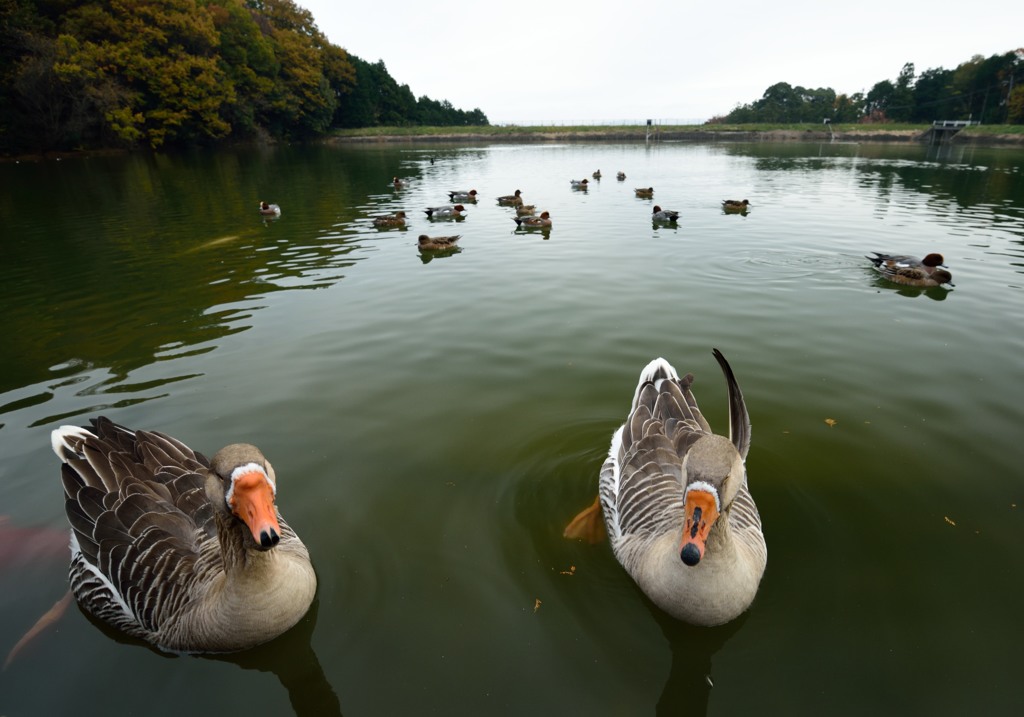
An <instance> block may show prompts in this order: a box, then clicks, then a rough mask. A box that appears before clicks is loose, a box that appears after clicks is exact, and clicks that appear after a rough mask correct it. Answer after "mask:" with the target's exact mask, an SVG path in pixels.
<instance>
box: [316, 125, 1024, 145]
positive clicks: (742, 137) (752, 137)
mask: <svg viewBox="0 0 1024 717" xmlns="http://www.w3.org/2000/svg"><path fill="white" fill-rule="evenodd" d="M926 135H927V132H922V131H918V130H884V129H866V130H857V131H853V132H835V133H831V132H829V131H828V130H818V129H813V130H812V129H807V130H767V131H743V130H710V129H709V130H704V129H694V130H689V129H688V130H666V131H659V132H652V133H651V135H650V136H649V137H648V135H647V133H646V131H645V130H644V129H643V128H637V129H636V130H623V129H610V130H608V131H607V132H604V131H601V130H586V131H566V132H511V133H508V134H482V133H481V134H472V133H467V134H462V133H452V134H429V135H416V134H413V135H365V136H352V137H329V138H327V139H326V140H325V141H327V142H329V143H338V144H361V143H368V144H372V143H391V142H395V143H397V142H406V143H410V144H411V143H459V142H463V143H466V142H494V143H502V142H508V143H515V142H524V143H532V142H633V141H645V140H647V139H652V140H660V141H664V140H670V141H698V142H833V141H834V142H905V143H918V142H924V141H927V137H926ZM951 142H952V144H974V145H979V146H992V147H997V146H1006V147H1024V134H996V135H967V136H964V135H963V133H959V134H957V135H955V136H954V137H953V138H952V140H951Z"/></svg>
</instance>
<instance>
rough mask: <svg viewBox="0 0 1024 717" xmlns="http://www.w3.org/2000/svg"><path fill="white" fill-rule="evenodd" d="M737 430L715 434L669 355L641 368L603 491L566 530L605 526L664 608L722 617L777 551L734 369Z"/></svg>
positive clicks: (708, 621) (701, 617) (686, 617)
mask: <svg viewBox="0 0 1024 717" xmlns="http://www.w3.org/2000/svg"><path fill="white" fill-rule="evenodd" d="M713 353H714V356H715V359H716V360H717V361H718V363H719V366H720V367H721V369H722V372H723V373H724V375H725V379H726V383H727V385H728V389H729V438H726V437H725V436H720V435H716V434H715V433H714V432H713V431H712V430H711V426H710V425H708V422H707V420H706V419H705V418H704V416H703V414H702V413H701V412H700V408H699V407H698V406H697V399H696V398H695V397H694V395H693V392H692V391H691V390H690V386H691V385H692V383H693V375H692V374H687V375H686V376H684V377H682V378H680V377H679V374H677V373H676V370H675V369H674V368H673V367H672V366H671V365H670V364H669V363H668V362H667V361H665V360H664V359H660V358H659V359H655V360H654V361H651V362H650V363H649V364H648V365H647V367H646V368H645V369H644V370H643V372H642V373H641V374H640V381H639V383H638V385H637V388H636V392H635V393H634V395H633V403H632V406H631V408H630V412H629V416H628V417H627V419H626V422H625V423H624V424H623V425H622V427H621V428H619V430H618V431H616V432H615V434H614V435H613V436H612V443H611V449H610V450H609V453H608V458H607V459H606V460H605V462H604V465H603V466H602V468H601V475H600V478H599V481H598V499H597V500H596V501H595V502H594V504H593V505H592V506H590V507H589V508H587V509H586V510H584V511H583V512H582V513H580V514H579V515H578V516H577V517H576V518H575V519H574V520H573V522H572V523H571V524H570V525H569V527H568V528H566V536H567V537H570V538H572V537H583V538H588V539H590V540H593V539H594V537H595V536H596V535H598V533H599V531H598V530H597V529H596V528H595V522H596V521H599V520H600V517H601V516H603V518H604V527H605V530H606V533H607V536H608V538H609V540H610V542H611V546H612V550H613V552H614V553H615V557H616V558H617V559H618V561H619V562H620V563H621V564H622V566H623V567H624V568H625V569H626V571H627V572H628V573H629V574H630V575H631V576H632V578H633V580H634V581H635V582H636V583H637V585H638V586H639V587H640V589H641V590H642V591H643V592H644V594H646V595H647V596H648V597H649V598H650V599H651V600H652V601H653V602H654V603H655V604H656V605H657V606H658V607H659V608H661V609H662V610H664V611H665V612H667V613H668V614H670V615H672V616H673V617H675V618H677V619H679V620H683V621H686V622H689V623H692V624H694V625H708V626H710V625H721V624H723V623H726V622H728V621H730V620H732V619H734V618H736V617H737V616H739V615H740V614H741V613H743V612H744V611H745V610H746V609H747V608H748V607H750V605H751V603H752V602H753V600H754V596H755V595H756V594H757V588H758V585H759V584H760V581H761V577H762V575H763V574H764V569H765V565H766V564H767V559H768V553H767V548H766V546H765V541H764V534H763V533H762V532H761V518H760V515H759V514H758V512H757V506H756V505H755V504H754V499H753V497H752V496H751V494H750V490H749V488H748V486H747V475H746V468H745V463H744V462H745V459H746V456H747V451H748V450H749V448H750V419H749V416H748V414H747V409H746V404H745V403H744V400H743V394H742V393H741V392H740V387H739V384H738V383H737V382H736V378H735V376H734V375H733V372H732V368H731V367H730V366H729V363H728V362H727V361H726V360H725V357H724V356H723V355H722V354H721V352H720V351H718V349H714V351H713Z"/></svg>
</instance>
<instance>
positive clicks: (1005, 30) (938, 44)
mask: <svg viewBox="0 0 1024 717" xmlns="http://www.w3.org/2000/svg"><path fill="white" fill-rule="evenodd" d="M295 1H296V3H297V4H298V5H300V6H302V7H305V8H307V9H308V10H309V11H310V12H312V13H313V17H314V18H315V20H316V24H317V26H318V27H319V28H320V30H321V31H323V32H324V33H325V34H326V35H327V37H328V39H329V40H330V41H331V42H332V43H334V44H335V45H339V46H341V47H343V48H345V49H346V50H348V51H349V52H350V53H351V54H354V55H356V56H358V57H360V58H362V59H363V60H366V61H368V62H376V61H377V60H384V64H385V65H386V66H387V68H388V72H389V73H390V74H391V76H392V77H394V78H395V80H396V81H397V82H398V83H399V84H406V85H409V88H410V89H411V90H412V92H413V94H414V95H415V96H416V97H420V96H422V95H427V96H429V97H430V98H431V99H434V100H449V101H450V102H451V103H452V104H453V105H454V106H455V107H457V108H459V109H464V110H472V109H474V108H477V107H479V108H480V109H481V110H483V111H484V113H485V114H486V115H487V118H488V119H489V120H490V122H491V123H492V124H510V123H522V124H536V123H552V124H570V123H573V122H577V121H578V122H582V123H591V122H604V121H612V122H614V121H617V120H643V119H647V118H651V119H655V120H662V121H668V120H685V121H688V120H704V119H707V118H709V117H711V116H713V115H718V114H725V113H727V112H729V111H730V110H731V109H733V108H734V107H735V106H736V105H738V104H746V103H748V102H752V101H754V100H756V99H758V98H760V97H761V95H763V94H764V91H765V89H766V88H768V87H769V86H771V85H773V84H775V83H776V82H788V83H789V84H791V85H793V86H797V85H802V86H804V87H809V88H816V87H831V88H832V89H834V90H835V91H836V92H837V93H844V92H845V93H847V94H852V93H854V92H867V91H868V90H870V89H871V87H872V86H873V85H874V84H875V83H876V82H879V81H881V80H886V79H888V80H895V79H896V76H897V75H898V74H899V72H900V69H901V68H902V67H903V65H904V63H906V62H913V63H914V66H915V68H916V70H917V72H918V73H920V72H922V71H923V70H926V69H930V68H935V67H942V68H945V69H950V70H951V69H955V68H956V67H957V65H959V64H960V63H962V62H965V61H967V60H969V59H970V58H971V57H972V56H974V55H982V56H984V57H988V56H990V55H994V54H1001V53H1004V52H1009V51H1011V50H1014V49H1016V48H1018V47H1021V46H1024V30H1022V28H1024V2H1021V0H988V1H987V2H984V3H980V4H979V3H975V4H974V5H970V4H964V3H952V2H946V1H945V0H917V1H915V2H910V1H908V0H856V1H855V2H849V1H848V0H845V1H844V0H817V1H816V2H800V3H795V2H792V3H770V2H767V1H766V0H757V1H754V0H723V1H722V2H708V1H707V0H702V1H701V2H699V3H694V2H687V1H686V0H646V1H644V2H627V1H623V0H617V1H615V2H612V1H611V0H569V1H567V0H512V1H511V2H501V1H497V2H494V1H492V0H478V1H477V2H469V1H467V0H459V1H458V2H455V1H453V0H385V1H383V2H358V3H343V2H339V1H338V0H295ZM797 8H799V9H797ZM936 119H941V118H936Z"/></svg>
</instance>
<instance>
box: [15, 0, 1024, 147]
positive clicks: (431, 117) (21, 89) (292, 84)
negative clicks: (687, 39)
mask: <svg viewBox="0 0 1024 717" xmlns="http://www.w3.org/2000/svg"><path fill="white" fill-rule="evenodd" d="M382 31H384V32H386V31H387V28H386V23H385V25H384V26H383V27H382ZM0 35H2V36H3V38H4V42H3V43H0V155H3V156H7V157H13V156H25V155H36V156H39V155H46V154H48V153H54V152H74V151H83V150H84V151H98V150H135V149H153V150H156V149H160V150H164V149H175V148H183V147H193V146H224V145H231V144H240V143H273V142H300V141H309V140H318V139H320V138H324V137H328V138H331V139H333V140H339V141H342V140H345V139H349V140H351V139H353V138H356V137H358V138H367V137H373V136H376V137H384V136H387V137H402V136H413V135H415V136H417V137H419V138H421V139H428V138H436V137H437V136H439V135H443V134H448V135H451V136H453V137H460V138H468V137H472V136H483V137H487V138H489V139H492V140H493V139H496V138H508V139H517V140H536V139H538V138H543V137H544V136H545V135H556V136H558V137H560V138H565V137H572V136H575V135H579V134H586V136H587V138H588V139H598V138H601V137H607V138H608V139H623V138H627V137H629V138H637V136H638V132H640V133H643V135H644V138H646V137H647V129H646V128H645V127H640V128H639V129H638V128H636V127H624V126H612V125H609V126H598V127H587V128H574V127H551V128H544V127H533V126H497V127H493V126H491V124H490V122H489V121H488V118H487V115H486V114H484V112H483V111H482V110H481V109H479V108H476V109H472V110H463V109H459V108H456V107H454V106H453V105H452V104H451V103H450V102H449V101H448V100H435V99H431V98H430V97H427V96H425V95H424V96H421V97H418V98H417V97H416V96H415V95H414V94H413V92H412V90H411V89H410V88H409V86H408V85H400V84H399V83H398V82H397V81H396V80H395V79H394V78H393V77H391V75H390V74H389V73H388V71H387V68H386V67H385V65H384V61H383V60H378V61H377V62H372V63H371V62H367V61H365V60H362V59H360V58H358V57H356V56H354V55H350V54H349V53H348V52H347V51H346V50H344V49H343V48H342V47H339V46H337V45H333V44H332V43H331V42H329V41H328V40H327V38H326V37H325V36H324V34H323V33H322V32H321V31H320V30H319V28H318V27H317V25H316V22H315V21H314V18H313V16H312V14H311V13H310V12H309V11H308V10H306V9H304V8H302V7H299V6H298V5H296V4H295V2H293V0H135V1H134V2H130V3H124V2H117V3H114V2H106V1H104V0H34V1H31V2H30V1H28V0H14V1H8V2H0ZM825 120H828V121H829V122H831V123H833V124H832V128H833V129H832V133H830V138H831V136H832V134H834V133H836V132H837V131H842V132H844V133H845V132H850V133H854V132H858V131H860V130H859V129H852V128H858V127H868V128H870V130H869V131H870V133H871V134H872V136H873V137H875V138H881V137H889V136H891V137H892V138H898V137H899V136H900V133H902V132H904V131H906V132H911V131H914V130H915V129H916V130H917V131H918V132H921V131H924V129H925V127H926V124H930V123H931V122H932V121H933V120H970V121H972V122H980V123H981V125H982V127H985V128H986V129H980V128H974V127H972V128H971V129H970V130H966V131H964V132H961V133H960V134H959V135H957V136H958V138H959V139H961V140H963V139H970V138H979V139H984V138H986V137H987V138H989V140H991V133H989V131H988V129H987V128H988V127H989V126H991V125H1022V124H1024V49H1020V50H1015V51H1012V52H1007V53H1004V54H1002V55H993V56H991V57H988V58H984V57H981V56H980V55H978V56H975V57H973V58H971V59H970V60H969V61H967V62H964V63H961V64H960V65H959V66H958V67H957V68H956V69H955V70H946V69H943V68H933V69H929V70H925V71H924V72H922V73H920V74H917V73H916V71H915V68H914V65H913V64H912V63H907V64H905V65H904V66H903V69H902V70H901V72H900V73H899V76H898V77H897V78H896V80H895V81H890V80H883V81H881V82H878V83H876V84H875V85H874V86H873V87H872V88H871V91H869V92H867V93H859V92H858V93H854V94H851V95H846V94H841V93H836V92H835V91H834V90H833V89H832V88H829V87H825V88H816V89H810V88H805V87H800V86H792V85H789V84H788V83H786V82H779V83H776V84H774V85H772V86H771V87H769V88H768V89H767V90H765V92H764V95H763V96H762V97H761V98H760V99H757V100H755V101H753V102H750V103H748V104H744V105H738V106H737V107H736V108H735V109H733V110H732V111H731V112H729V113H728V114H726V115H722V116H718V117H714V118H712V119H710V120H708V121H707V122H706V123H705V124H704V125H700V126H696V127H688V126H679V125H672V126H667V125H660V124H659V125H656V126H655V127H654V128H652V131H653V132H655V133H656V134H657V136H659V137H660V138H662V139H670V138H674V137H675V136H679V137H684V138H695V139H700V138H702V137H703V138H708V137H712V136H717V137H721V138H737V137H740V136H742V135H741V134H740V133H742V132H747V133H754V134H755V135H757V134H759V133H764V132H783V133H785V132H807V133H810V134H813V133H814V132H817V133H821V132H823V131H827V128H823V126H822V123H823V121H825ZM794 123H796V124H798V125H800V127H799V128H797V129H794V128H793V127H792V125H793V124H794ZM900 123H911V124H909V125H907V127H908V128H907V129H904V128H903V127H904V126H903V125H902V124H900ZM765 124H768V125H775V126H776V128H775V129H772V128H771V127H770V126H769V127H767V128H763V127H762V125H765ZM804 125H806V129H804ZM848 127H852V128H851V129H847V128H848ZM438 128H441V129H438ZM840 128H842V130H840ZM712 133H713V134H712ZM810 134H808V135H806V137H809V136H810ZM998 134H1000V136H1004V137H1005V136H1013V131H1011V130H1007V131H1002V132H999V133H998ZM806 137H805V138H806ZM779 138H782V139H789V138H790V137H786V136H783V137H779Z"/></svg>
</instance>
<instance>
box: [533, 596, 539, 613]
mask: <svg viewBox="0 0 1024 717" xmlns="http://www.w3.org/2000/svg"><path fill="white" fill-rule="evenodd" d="M538 610H540V598H537V599H535V600H534V601H533V611H534V612H537V611H538Z"/></svg>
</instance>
